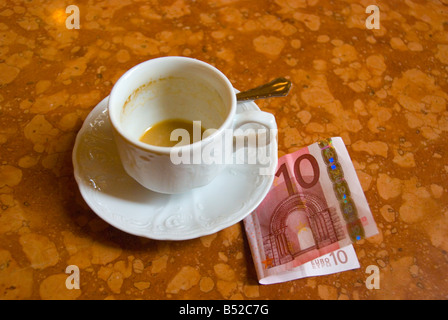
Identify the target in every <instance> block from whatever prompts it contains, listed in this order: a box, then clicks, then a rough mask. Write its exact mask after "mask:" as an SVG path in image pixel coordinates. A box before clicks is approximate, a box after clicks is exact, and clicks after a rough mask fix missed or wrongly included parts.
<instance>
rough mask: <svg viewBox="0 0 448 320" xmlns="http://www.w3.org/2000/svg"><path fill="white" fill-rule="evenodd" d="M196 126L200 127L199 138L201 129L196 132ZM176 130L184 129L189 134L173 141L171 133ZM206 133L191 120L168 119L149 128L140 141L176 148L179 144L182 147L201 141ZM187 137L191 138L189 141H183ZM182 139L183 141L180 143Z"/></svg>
mask: <svg viewBox="0 0 448 320" xmlns="http://www.w3.org/2000/svg"><path fill="white" fill-rule="evenodd" d="M195 126H197V127H200V135H199V136H198V134H199V130H198V129H199V128H197V129H196V132H195V131H194V128H195ZM176 129H184V130H186V132H188V135H187V134H186V132H185V131H184V134H183V135H182V138H181V137H179V138H178V140H175V141H172V140H171V133H172V132H173V131H174V130H176ZM204 131H205V129H204V128H203V127H202V126H201V125H200V124H198V123H194V122H193V121H190V120H184V119H167V120H163V121H160V122H158V123H156V124H154V125H152V126H151V127H149V128H148V129H147V130H146V131H145V133H144V134H143V135H142V136H141V137H140V141H141V142H144V143H147V144H150V145H153V146H158V147H174V146H176V145H177V144H179V143H182V145H186V144H191V143H193V142H196V141H199V140H201V138H202V135H203V133H204ZM186 136H188V137H189V141H183V138H185V137H186ZM176 138H177V136H176ZM181 139H182V141H180V140H181Z"/></svg>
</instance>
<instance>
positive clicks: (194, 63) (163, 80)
mask: <svg viewBox="0 0 448 320" xmlns="http://www.w3.org/2000/svg"><path fill="white" fill-rule="evenodd" d="M236 108H237V101H236V94H235V90H234V88H233V86H232V84H231V83H230V81H229V80H228V79H227V77H226V76H225V75H224V74H223V73H222V72H220V71H219V70H218V69H216V68H215V67H213V66H211V65H209V64H207V63H205V62H202V61H199V60H196V59H192V58H186V57H162V58H156V59H152V60H148V61H145V62H142V63H140V64H139V65H137V66H135V67H133V68H132V69H130V70H129V71H127V72H126V73H125V74H124V75H123V76H122V77H121V78H120V79H119V80H118V81H117V82H116V84H115V85H114V87H113V89H112V92H111V94H110V97H109V105H108V111H109V118H110V121H111V124H112V127H113V129H114V130H113V131H114V138H115V142H116V146H117V149H118V152H119V154H120V158H121V162H122V164H123V167H124V169H125V170H126V172H127V173H128V174H129V175H130V176H131V177H133V178H134V179H135V180H136V181H137V182H139V183H140V184H141V185H142V186H144V187H146V188H147V189H150V190H153V191H155V192H160V193H169V194H174V193H182V192H186V191H188V190H191V189H192V188H197V187H201V186H204V185H207V184H208V183H210V182H211V181H212V180H213V179H214V178H215V177H216V176H217V175H218V174H219V173H220V172H221V170H222V169H223V168H224V167H225V165H226V159H224V161H223V162H221V163H220V162H214V163H206V161H203V162H201V161H199V162H198V161H191V162H190V163H180V164H179V163H174V162H175V161H173V159H172V155H178V154H180V153H183V154H190V155H191V157H192V160H193V156H194V155H197V154H201V150H204V148H205V149H207V150H210V149H215V150H218V151H224V149H226V150H228V149H229V148H230V149H231V148H232V146H231V144H232V140H230V141H229V139H224V138H225V136H226V134H227V133H228V132H229V130H232V129H235V128H238V127H240V126H242V125H243V124H245V123H257V124H260V125H262V126H264V127H265V128H267V129H269V130H273V131H276V128H277V127H276V124H275V118H274V116H273V115H272V114H270V113H267V112H262V111H247V112H243V113H238V114H236ZM173 118H181V119H185V120H190V121H201V124H202V126H203V127H204V128H206V129H211V128H213V129H216V130H213V133H211V134H210V135H209V136H207V137H205V138H203V139H202V140H200V141H197V142H194V143H191V144H188V145H183V146H174V147H161V146H154V145H149V144H147V143H144V142H141V141H140V137H141V136H142V135H143V133H144V132H145V130H146V129H147V128H148V127H150V126H151V125H154V124H156V123H158V122H160V121H163V120H167V119H173ZM223 141H225V142H224V143H222V142H223ZM223 154H226V153H225V152H223ZM196 160H197V159H196Z"/></svg>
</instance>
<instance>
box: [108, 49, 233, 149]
mask: <svg viewBox="0 0 448 320" xmlns="http://www.w3.org/2000/svg"><path fill="white" fill-rule="evenodd" d="M160 60H173V61H174V60H177V61H181V60H183V61H185V62H189V63H196V64H199V65H202V66H203V67H206V68H207V69H209V70H211V71H213V72H214V73H215V74H216V75H217V76H219V78H221V79H222V80H223V81H224V83H225V84H226V88H227V89H228V90H229V92H228V93H229V94H230V97H231V106H230V110H229V112H228V115H227V117H226V119H225V120H224V122H223V123H222V124H221V126H220V127H219V128H216V131H215V132H213V133H212V134H210V135H209V136H207V137H206V138H204V139H201V140H199V141H196V142H193V143H190V144H187V145H183V146H173V147H161V146H155V145H151V144H147V143H144V142H141V141H139V140H135V139H132V138H130V137H129V136H128V135H127V134H126V133H125V132H124V131H123V130H122V128H121V126H120V125H119V121H118V119H117V117H116V116H115V113H114V112H110V106H111V101H112V102H113V99H114V96H116V95H117V91H118V87H119V86H120V84H121V83H123V82H125V81H127V80H128V78H129V77H131V76H132V74H133V73H134V72H135V71H136V70H138V69H140V68H142V67H145V66H146V65H148V64H153V63H157V61H160ZM107 110H108V113H109V119H110V122H111V124H112V128H113V129H114V131H115V132H116V133H118V134H119V135H120V136H121V137H122V138H124V139H125V140H126V141H127V142H128V143H130V144H132V145H134V146H135V147H138V148H140V149H142V150H145V151H151V152H156V153H159V154H170V153H171V152H180V151H186V150H188V149H192V148H195V147H199V146H202V145H203V144H207V143H209V142H210V141H212V140H213V139H214V138H215V137H217V136H218V135H219V134H221V132H223V130H224V129H225V128H228V127H230V123H231V122H232V121H233V116H234V115H235V113H236V94H235V91H234V88H233V85H232V83H231V82H230V80H229V79H228V78H227V77H226V76H225V75H224V73H222V72H221V71H220V70H219V69H218V68H216V67H215V66H212V65H211V64H209V63H207V62H204V61H202V60H199V59H196V58H190V57H182V56H166V57H159V58H154V59H150V60H146V61H143V62H140V63H139V64H137V65H135V66H134V67H132V68H131V69H129V70H127V71H126V72H125V73H124V74H123V75H122V76H121V77H120V78H119V79H118V80H117V82H116V83H115V84H114V86H113V87H112V90H111V92H110V96H109V101H108V104H107Z"/></svg>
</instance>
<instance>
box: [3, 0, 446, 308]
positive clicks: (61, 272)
mask: <svg viewBox="0 0 448 320" xmlns="http://www.w3.org/2000/svg"><path fill="white" fill-rule="evenodd" d="M372 4H373V5H376V6H377V7H378V9H379V14H380V15H379V20H378V21H370V22H371V23H372V25H370V26H369V25H366V21H368V18H369V17H370V13H368V12H367V13H366V8H367V7H368V6H369V5H372ZM70 5H74V6H76V8H77V9H78V11H77V12H78V13H79V15H78V16H76V10H70V8H68V7H69V6H70ZM71 8H73V7H71ZM66 9H67V11H66ZM73 14H75V15H73ZM77 17H79V26H77V25H76V22H77V19H76V18H77ZM373 23H378V27H379V28H372V27H375V26H374V25H373ZM169 55H179V56H188V57H194V58H197V59H200V60H203V61H205V62H208V63H210V64H212V65H214V66H216V67H217V68H218V69H220V70H221V71H222V72H223V73H224V74H226V75H227V76H228V77H229V79H230V80H231V82H232V83H233V85H234V87H235V88H237V89H239V90H245V89H249V88H252V87H255V86H257V85H260V84H262V83H265V82H268V81H270V80H272V79H273V78H276V77H280V76H283V77H287V78H289V79H290V80H291V81H292V83H293V87H292V89H291V92H290V94H289V95H288V96H287V97H285V98H275V99H267V100H258V101H257V105H258V106H259V107H260V108H261V109H262V110H264V111H268V112H271V113H273V114H274V115H275V117H276V119H277V124H278V128H279V156H282V155H285V154H287V153H291V152H293V151H296V150H298V149H299V148H302V147H304V146H307V145H309V144H311V143H314V142H316V141H318V140H320V139H323V138H327V137H333V136H340V137H342V138H343V140H344V142H345V144H346V145H347V149H348V151H349V153H350V155H351V157H352V160H353V163H354V165H355V168H356V170H357V173H358V177H359V179H360V181H361V184H362V187H363V190H364V192H365V195H366V198H367V200H368V202H369V204H370V207H371V210H372V213H373V215H374V218H375V221H376V223H377V224H378V228H379V230H380V233H379V235H377V236H375V237H373V238H370V239H366V240H361V241H360V242H358V243H356V244H355V250H356V253H357V255H358V259H359V262H360V265H361V267H360V268H359V269H355V270H352V271H346V272H343V273H337V274H333V275H328V276H321V277H311V278H305V279H300V280H295V281H289V282H285V283H282V284H273V285H259V284H258V281H257V276H256V273H255V269H254V265H253V262H252V257H251V254H250V250H249V246H248V243H247V239H246V236H245V232H244V229H243V226H242V223H238V224H235V225H233V226H231V227H229V228H227V229H224V230H222V231H219V232H217V233H215V234H212V235H209V236H204V237H201V238H197V239H192V240H186V241H156V240H151V239H146V238H140V237H137V236H133V235H129V234H126V233H124V232H122V231H120V230H118V229H115V228H114V227H112V226H110V225H109V224H107V223H106V222H104V221H103V220H102V219H100V218H99V217H98V216H97V215H95V213H94V212H93V211H92V210H90V208H89V207H88V206H87V205H86V204H85V203H84V201H83V198H82V197H81V196H80V193H79V191H78V187H77V184H76V182H75V180H74V177H73V166H72V161H71V155H72V150H73V146H74V140H75V137H76V134H77V132H78V131H79V130H80V128H81V125H82V123H83V121H84V119H85V118H86V117H87V115H88V114H89V112H90V111H91V110H92V109H93V108H94V107H95V105H97V104H98V103H99V102H100V101H101V100H102V99H103V98H104V97H106V96H107V95H108V94H109V92H110V90H111V88H112V86H113V84H114V83H115V82H116V80H117V79H118V78H119V77H120V76H121V75H122V74H123V73H124V72H125V71H126V70H128V69H129V68H131V67H132V66H134V65H136V64H138V63H139V62H142V61H145V60H148V59H151V58H155V57H161V56H169ZM447 79H448V7H447V1H446V0H432V1H429V0H428V1H423V0H406V1H374V0H372V1H368V0H359V1H358V0H344V1H342V0H341V1H324V0H275V1H274V0H247V1H241V0H210V1H190V0H166V1H157V0H149V1H138V0H103V1H84V0H74V1H69V0H56V1H53V0H51V1H50V0H47V1H45V0H42V1H39V0H30V1H21V0H3V1H1V2H0V299H447V298H448V277H447V267H448V253H447V252H448V196H447V188H448V183H447V181H448V162H447V160H446V159H447V158H446V157H447V156H448V154H447V150H448V149H447V147H448V132H447V131H448V112H447V100H448V91H447V90H448V83H447ZM69 265H76V266H78V267H79V269H80V288H79V289H72V290H68V289H67V287H66V285H65V283H66V279H67V277H68V274H67V273H66V268H67V266H69ZM369 265H375V266H378V267H379V270H380V285H379V288H378V289H369V288H367V287H366V284H365V281H366V278H367V276H368V274H367V273H366V268H367V267H368V266H369Z"/></svg>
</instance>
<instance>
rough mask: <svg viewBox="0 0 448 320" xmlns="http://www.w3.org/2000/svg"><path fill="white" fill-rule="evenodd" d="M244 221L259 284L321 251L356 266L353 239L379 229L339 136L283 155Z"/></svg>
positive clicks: (284, 275)
mask: <svg viewBox="0 0 448 320" xmlns="http://www.w3.org/2000/svg"><path fill="white" fill-rule="evenodd" d="M244 225H245V229H246V234H247V237H248V240H249V244H250V247H251V252H252V257H253V260H254V263H255V267H256V270H257V275H258V279H259V282H260V283H262V284H267V283H274V282H281V281H287V280H291V272H292V273H294V270H297V269H298V267H299V266H302V265H305V264H306V263H309V262H312V261H313V260H315V259H317V258H319V257H321V256H325V255H326V257H328V258H333V259H334V262H336V263H335V265H337V262H338V261H339V262H341V263H340V264H339V267H341V264H345V265H344V266H342V267H345V268H346V269H345V270H348V269H353V268H356V267H359V264H358V260H357V258H356V254H355V253H354V250H353V247H352V246H351V244H352V243H353V242H355V241H357V240H361V239H363V238H368V237H371V236H373V235H375V234H377V233H378V229H377V227H376V224H375V221H374V219H373V217H372V213H371V211H370V208H369V205H368V203H367V200H366V198H365V195H364V192H363V190H362V187H361V184H360V182H359V180H358V177H357V175H356V171H355V168H354V167H353V163H352V161H351V159H350V156H349V154H348V152H347V149H346V147H345V145H344V142H343V141H342V139H341V138H339V137H336V138H330V139H326V140H323V141H320V142H316V143H314V144H312V145H310V146H308V147H306V148H303V149H301V150H298V151H296V152H294V153H291V154H287V155H285V156H283V157H281V158H280V159H279V161H278V167H277V171H276V173H275V179H274V183H273V185H272V187H271V189H270V191H269V193H268V194H267V196H266V198H265V199H264V200H263V201H262V203H261V204H260V205H259V206H258V208H257V209H256V210H255V211H254V212H252V213H251V214H250V215H249V216H248V217H246V218H245V219H244ZM341 250H342V251H341ZM331 254H333V256H331ZM338 258H339V259H340V260H337V259H338ZM330 260H331V259H330ZM342 262H343V263H342ZM339 271H343V270H341V269H338V270H337V271H334V270H333V271H332V270H331V269H327V272H326V273H327V274H329V273H334V272H339ZM301 274H302V273H298V274H297V276H296V278H300V277H303V276H306V274H305V275H301Z"/></svg>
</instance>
